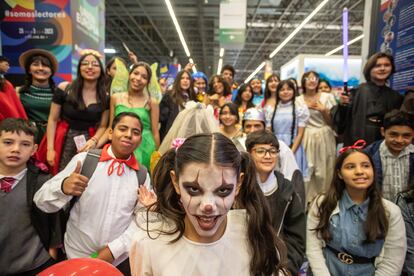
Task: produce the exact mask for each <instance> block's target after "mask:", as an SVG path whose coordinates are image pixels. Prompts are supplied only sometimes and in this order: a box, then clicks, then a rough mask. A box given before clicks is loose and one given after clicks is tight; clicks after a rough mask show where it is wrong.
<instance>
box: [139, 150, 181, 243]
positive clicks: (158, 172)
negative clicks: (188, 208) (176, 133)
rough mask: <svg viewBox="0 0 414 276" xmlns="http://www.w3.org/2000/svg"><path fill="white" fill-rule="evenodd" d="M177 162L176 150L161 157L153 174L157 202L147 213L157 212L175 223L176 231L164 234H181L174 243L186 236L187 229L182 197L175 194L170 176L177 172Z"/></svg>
mask: <svg viewBox="0 0 414 276" xmlns="http://www.w3.org/2000/svg"><path fill="white" fill-rule="evenodd" d="M175 161H176V152H175V149H170V150H169V151H167V152H166V153H165V154H164V155H163V156H162V157H161V159H160V160H159V161H158V163H157V165H156V166H155V168H154V172H153V174H152V180H153V181H152V182H153V183H154V191H155V194H156V195H157V201H156V202H155V203H154V204H153V205H151V206H150V207H149V208H148V209H147V212H150V211H155V212H157V213H160V214H162V215H163V216H165V217H167V218H168V219H170V220H172V221H173V222H174V224H175V226H176V227H175V229H173V230H171V231H170V232H167V233H164V234H168V235H172V234H175V233H177V232H178V233H179V235H178V236H177V237H176V238H175V239H174V240H172V242H176V241H178V240H179V239H180V238H181V237H182V236H183V235H184V228H185V226H184V217H185V211H184V209H183V208H182V206H181V204H180V196H179V195H178V194H177V193H176V192H175V190H174V185H173V183H172V180H171V176H170V172H171V171H172V170H175ZM177 176H178V175H177ZM153 208H154V209H153Z"/></svg>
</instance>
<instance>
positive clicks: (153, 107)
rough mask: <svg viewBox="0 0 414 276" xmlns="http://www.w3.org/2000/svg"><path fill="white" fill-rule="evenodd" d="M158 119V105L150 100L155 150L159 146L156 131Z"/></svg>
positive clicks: (158, 135)
mask: <svg viewBox="0 0 414 276" xmlns="http://www.w3.org/2000/svg"><path fill="white" fill-rule="evenodd" d="M159 118H160V107H159V105H158V104H157V103H156V102H154V101H153V100H151V130H152V135H153V136H154V140H155V145H156V147H157V149H158V148H159V146H160V132H159V130H158V122H159Z"/></svg>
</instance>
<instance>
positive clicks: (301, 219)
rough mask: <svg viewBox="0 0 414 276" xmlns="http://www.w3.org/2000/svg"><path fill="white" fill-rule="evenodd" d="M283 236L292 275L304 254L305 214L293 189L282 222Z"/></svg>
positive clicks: (295, 273) (296, 271)
mask: <svg viewBox="0 0 414 276" xmlns="http://www.w3.org/2000/svg"><path fill="white" fill-rule="evenodd" d="M283 237H284V240H285V243H286V247H287V250H288V268H289V270H290V271H291V272H292V275H297V274H298V271H299V269H300V267H301V265H302V263H303V258H304V256H305V242H306V216H305V212H304V208H303V205H302V201H301V200H300V199H299V197H298V195H297V194H296V192H295V191H293V193H292V201H291V203H290V206H289V209H288V211H287V214H286V217H285V220H284V222H283Z"/></svg>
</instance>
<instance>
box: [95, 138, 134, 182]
mask: <svg viewBox="0 0 414 276" xmlns="http://www.w3.org/2000/svg"><path fill="white" fill-rule="evenodd" d="M109 146H110V145H109V144H108V145H105V146H104V148H103V149H102V154H101V157H100V158H99V162H105V161H109V160H112V163H111V165H109V167H108V175H111V174H112V173H113V172H114V170H115V164H118V167H117V169H116V170H117V172H116V173H117V175H119V176H121V175H122V174H123V173H124V172H125V167H124V164H126V165H127V166H128V167H130V168H131V169H133V170H136V171H138V170H139V167H138V162H137V159H135V156H134V154H131V156H130V157H129V159H128V160H125V159H117V158H114V157H112V156H110V155H109V154H108V148H109Z"/></svg>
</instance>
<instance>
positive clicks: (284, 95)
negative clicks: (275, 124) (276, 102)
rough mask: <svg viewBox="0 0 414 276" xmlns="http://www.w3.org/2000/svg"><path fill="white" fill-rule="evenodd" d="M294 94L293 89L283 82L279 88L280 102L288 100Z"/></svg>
mask: <svg viewBox="0 0 414 276" xmlns="http://www.w3.org/2000/svg"><path fill="white" fill-rule="evenodd" d="M294 95H295V91H293V89H292V88H290V87H289V85H288V84H287V83H285V84H284V85H283V86H282V87H281V88H280V90H279V99H280V101H281V102H282V103H287V102H290V101H291V100H292V99H293V96H294Z"/></svg>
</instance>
